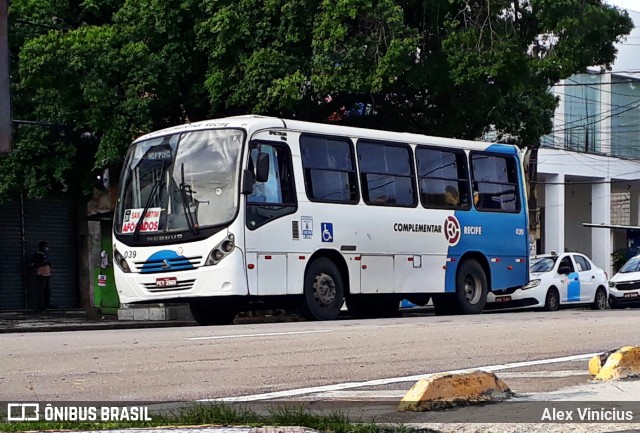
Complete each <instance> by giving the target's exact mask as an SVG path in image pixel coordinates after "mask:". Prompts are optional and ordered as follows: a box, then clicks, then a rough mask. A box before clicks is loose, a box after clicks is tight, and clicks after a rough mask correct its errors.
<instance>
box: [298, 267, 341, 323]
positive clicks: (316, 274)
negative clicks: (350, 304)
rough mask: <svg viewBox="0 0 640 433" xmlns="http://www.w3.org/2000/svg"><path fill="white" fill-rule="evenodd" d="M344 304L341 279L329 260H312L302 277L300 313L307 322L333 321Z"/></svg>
mask: <svg viewBox="0 0 640 433" xmlns="http://www.w3.org/2000/svg"><path fill="white" fill-rule="evenodd" d="M343 303H344V288H343V286H342V277H341V275H340V271H339V270H338V268H337V266H336V265H335V264H334V263H333V262H332V261H331V260H329V259H327V258H325V257H321V258H319V259H316V260H314V261H313V262H312V263H311V264H310V265H309V267H308V268H307V272H306V273H305V275H304V294H303V297H302V302H301V304H300V312H301V313H302V315H303V316H304V317H305V318H306V319H308V320H334V319H336V318H337V317H338V315H339V314H340V308H342V304H343Z"/></svg>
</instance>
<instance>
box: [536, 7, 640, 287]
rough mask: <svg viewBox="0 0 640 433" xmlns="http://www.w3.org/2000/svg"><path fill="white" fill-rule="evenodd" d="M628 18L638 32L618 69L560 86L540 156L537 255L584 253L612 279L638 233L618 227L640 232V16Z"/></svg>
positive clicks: (623, 48) (621, 52)
mask: <svg viewBox="0 0 640 433" xmlns="http://www.w3.org/2000/svg"><path fill="white" fill-rule="evenodd" d="M628 12H629V15H630V16H631V18H632V19H633V21H634V23H635V25H636V28H635V29H634V30H633V31H632V32H631V34H630V35H629V36H628V37H627V38H626V40H625V42H623V43H621V44H619V45H618V57H617V59H616V62H615V64H614V65H613V68H612V70H611V71H605V72H602V71H600V70H599V69H597V68H594V69H593V70H592V71H588V72H587V73H584V74H578V75H574V76H572V77H570V78H568V79H566V80H564V81H562V82H560V83H558V84H557V85H556V86H554V87H553V90H552V91H553V93H554V94H555V95H556V96H557V97H558V100H559V106H558V109H557V110H556V115H555V118H554V125H553V132H552V133H551V134H550V135H548V136H546V137H544V138H543V140H542V143H541V145H542V148H541V149H540V151H539V154H538V184H537V187H536V191H537V198H538V200H537V201H538V206H539V213H538V215H539V218H540V237H539V239H537V243H536V247H537V248H536V250H537V252H539V253H542V252H550V251H552V250H555V251H579V252H582V253H585V254H587V255H589V256H591V257H592V258H593V260H594V262H595V263H596V264H597V265H598V266H600V267H602V268H603V269H605V270H606V271H607V272H609V275H611V273H612V272H613V270H614V269H613V267H612V254H613V253H614V252H615V251H620V250H625V249H626V248H627V237H628V234H629V233H630V232H629V231H628V230H626V229H624V228H622V227H617V228H616V227H614V226H625V227H628V226H638V225H640V29H639V28H638V27H639V26H640V13H639V12H634V11H628ZM585 224H587V225H585ZM593 225H597V226H600V227H593Z"/></svg>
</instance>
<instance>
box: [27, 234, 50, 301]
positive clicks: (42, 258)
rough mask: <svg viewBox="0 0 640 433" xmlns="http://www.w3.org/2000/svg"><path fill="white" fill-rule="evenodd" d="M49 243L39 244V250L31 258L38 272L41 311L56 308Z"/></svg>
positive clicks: (37, 295)
mask: <svg viewBox="0 0 640 433" xmlns="http://www.w3.org/2000/svg"><path fill="white" fill-rule="evenodd" d="M47 251H49V243H48V242H47V241H40V242H38V250H37V251H36V252H35V253H33V256H31V268H32V269H34V270H35V272H36V308H37V309H38V310H40V311H42V310H44V309H47V308H55V307H54V306H53V305H51V261H49V259H48V257H47Z"/></svg>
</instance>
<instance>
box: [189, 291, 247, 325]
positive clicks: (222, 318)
mask: <svg viewBox="0 0 640 433" xmlns="http://www.w3.org/2000/svg"><path fill="white" fill-rule="evenodd" d="M189 309H190V310H191V316H193V319H194V320H195V321H196V323H197V324H198V325H200V326H214V325H229V324H231V323H232V322H233V319H235V318H236V314H237V310H236V306H235V305H232V303H230V302H228V301H225V300H224V299H209V298H203V299H194V300H191V301H189Z"/></svg>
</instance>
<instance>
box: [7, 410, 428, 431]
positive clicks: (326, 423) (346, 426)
mask: <svg viewBox="0 0 640 433" xmlns="http://www.w3.org/2000/svg"><path fill="white" fill-rule="evenodd" d="M154 406H162V407H154ZM172 406H173V407H167V405H149V406H148V407H149V413H150V414H151V418H152V421H108V422H97V421H29V422H6V421H2V422H0V431H2V432H7V433H13V432H26V431H43V430H113V429H123V428H149V427H162V426H203V425H204V426H211V425H214V426H243V427H264V426H273V427H282V426H297V427H307V428H310V429H313V430H317V431H320V432H331V433H416V432H420V433H430V432H435V431H433V430H428V429H415V428H411V427H407V426H403V425H401V424H385V423H377V422H375V420H373V421H367V422H359V420H358V419H353V417H350V414H349V412H348V411H346V410H333V409H332V410H317V409H311V408H309V407H306V406H305V405H302V404H300V405H292V404H286V405H278V404H275V405H274V404H266V403H265V404H264V405H261V406H260V407H259V408H257V409H256V407H254V406H253V405H252V406H248V405H238V404H223V403H215V404H212V403H185V404H181V405H180V406H177V405H172Z"/></svg>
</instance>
